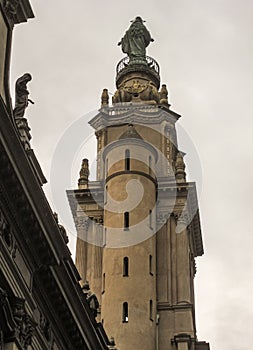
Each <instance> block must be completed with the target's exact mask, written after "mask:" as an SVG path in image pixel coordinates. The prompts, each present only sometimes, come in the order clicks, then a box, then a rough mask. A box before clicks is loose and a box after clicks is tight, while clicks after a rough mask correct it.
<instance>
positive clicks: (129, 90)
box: [113, 80, 159, 104]
mask: <svg viewBox="0 0 253 350" xmlns="http://www.w3.org/2000/svg"><path fill="white" fill-rule="evenodd" d="M130 101H133V102H141V101H146V102H148V103H150V104H156V103H158V102H159V93H158V91H157V88H156V86H155V84H154V83H153V82H152V81H147V80H143V81H139V80H131V81H130V82H126V83H124V82H123V83H122V84H121V85H120V86H119V88H118V90H117V91H116V92H115V94H114V96H113V103H119V102H130Z"/></svg>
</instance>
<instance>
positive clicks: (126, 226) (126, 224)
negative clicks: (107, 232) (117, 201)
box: [124, 211, 129, 230]
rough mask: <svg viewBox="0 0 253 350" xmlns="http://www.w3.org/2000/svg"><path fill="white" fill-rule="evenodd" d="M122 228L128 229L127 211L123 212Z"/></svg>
mask: <svg viewBox="0 0 253 350" xmlns="http://www.w3.org/2000/svg"><path fill="white" fill-rule="evenodd" d="M124 230H129V212H128V211H126V212H125V213H124Z"/></svg>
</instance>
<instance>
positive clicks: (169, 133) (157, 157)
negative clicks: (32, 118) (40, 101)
mask: <svg viewBox="0 0 253 350" xmlns="http://www.w3.org/2000/svg"><path fill="white" fill-rule="evenodd" d="M151 41H152V38H151V35H150V33H149V32H148V30H147V29H146V27H145V26H144V23H143V20H142V19H141V18H140V17H137V18H136V19H135V20H134V21H132V24H131V26H130V28H129V29H128V31H127V32H126V34H125V35H124V37H123V38H122V40H121V42H120V43H119V44H120V45H121V46H122V50H123V52H124V53H126V54H127V57H125V58H123V59H122V60H121V61H120V62H119V64H118V65H117V69H116V92H115V94H114V96H113V99H112V105H109V95H108V91H107V90H106V89H104V90H103V93H102V98H101V109H100V110H99V113H98V114H97V115H96V116H95V117H94V118H93V119H92V120H91V121H90V122H89V123H90V125H91V126H92V127H93V128H94V130H95V134H96V137H97V179H96V181H89V180H88V176H89V165H88V160H87V159H84V160H83V163H82V168H81V171H80V178H79V181H78V189H76V190H69V191H68V198H69V203H70V206H71V210H72V214H73V217H74V221H75V224H76V228H77V232H78V239H77V251H76V266H77V268H78V271H79V273H80V275H81V277H82V279H83V281H86V280H87V281H89V283H90V286H91V289H92V290H93V292H94V293H95V294H96V295H97V297H98V299H99V302H100V306H101V308H100V313H99V318H100V321H101V322H102V324H103V326H104V328H105V330H106V332H107V333H108V334H110V335H112V336H113V337H114V338H115V341H116V344H117V347H118V348H119V349H120V350H128V349H143V350H144V349H145V350H158V349H159V350H175V349H179V350H209V344H208V343H206V342H202V341H199V340H198V339H197V334H196V324H195V301H194V276H195V273H196V266H195V259H196V257H198V256H201V255H202V254H203V244H202V235H201V228H200V218H199V210H198V200H197V194H196V187H195V183H193V182H188V181H187V180H186V173H185V164H184V153H183V152H182V151H180V149H179V147H178V143H177V133H176V127H175V125H176V122H177V120H178V119H179V117H180V116H179V115H178V114H177V113H175V112H173V111H172V110H171V108H170V104H169V102H168V92H167V88H166V85H162V86H161V87H160V72H159V65H158V63H157V62H156V61H155V60H154V59H153V58H151V57H148V56H146V47H147V46H148V45H149V43H150V42H151Z"/></svg>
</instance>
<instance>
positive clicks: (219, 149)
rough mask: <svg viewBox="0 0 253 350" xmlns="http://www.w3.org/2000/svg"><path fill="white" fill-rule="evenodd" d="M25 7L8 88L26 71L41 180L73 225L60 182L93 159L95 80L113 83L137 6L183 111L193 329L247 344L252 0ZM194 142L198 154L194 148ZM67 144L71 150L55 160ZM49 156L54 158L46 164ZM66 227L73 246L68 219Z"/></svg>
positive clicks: (219, 345) (226, 348)
mask: <svg viewBox="0 0 253 350" xmlns="http://www.w3.org/2000/svg"><path fill="white" fill-rule="evenodd" d="M31 4H32V7H33V10H34V13H35V16H36V17H35V19H33V20H30V21H29V22H28V23H26V24H21V25H18V26H16V28H15V33H14V40H13V51H12V65H11V90H12V93H14V89H13V86H14V83H15V80H16V79H17V78H18V77H19V76H21V75H22V74H23V73H25V72H30V73H31V74H32V76H33V80H32V82H31V83H30V84H29V90H30V98H31V99H32V100H34V101H35V105H31V106H30V107H29V108H28V109H27V113H26V117H27V118H28V119H29V124H30V126H31V128H32V136H33V139H32V146H33V148H34V149H35V152H36V155H37V157H38V159H39V161H40V164H41V166H42V168H43V171H44V173H45V175H46V177H47V179H48V181H49V184H47V185H46V186H44V189H45V191H46V193H47V196H48V198H49V201H50V204H51V205H52V207H53V209H54V210H56V211H58V212H59V216H60V220H61V222H62V223H63V224H65V225H66V226H67V227H68V228H69V226H71V224H69V223H68V218H67V217H68V215H69V209H68V203H67V199H66V195H65V192H64V191H65V189H67V188H68V189H70V188H76V187H77V185H76V182H77V178H78V171H79V167H80V163H81V159H82V158H84V157H87V156H88V157H89V158H90V159H91V163H94V159H95V154H94V149H95V141H94V139H93V138H91V137H90V135H91V134H92V130H91V128H90V127H88V125H87V123H88V120H89V119H90V118H91V116H92V111H94V110H96V109H98V108H99V107H100V95H101V92H102V89H103V88H108V90H109V92H111V93H113V92H114V91H115V67H116V64H117V63H118V61H119V60H120V59H121V58H122V57H123V54H122V52H121V49H120V48H119V47H118V46H117V43H118V41H119V40H120V39H121V37H122V36H123V34H124V32H125V31H126V29H127V28H128V27H129V24H130V20H132V19H133V18H135V17H136V16H137V15H140V16H142V17H143V18H144V19H145V20H146V21H147V22H146V26H147V28H148V29H149V30H150V32H151V34H152V37H153V38H154V39H155V41H154V42H153V43H151V44H150V46H149V47H148V55H150V56H152V57H154V58H155V59H156V60H157V61H158V62H159V65H160V69H161V80H162V83H165V84H167V86H168V89H169V94H170V103H171V104H172V107H171V108H172V109H173V110H174V111H176V112H178V113H179V114H181V115H182V118H181V119H180V121H179V122H178V124H180V125H181V128H182V129H183V130H184V131H185V132H186V133H187V134H188V135H189V137H190V139H191V140H192V142H193V145H194V146H193V145H192V144H189V142H188V141H187V140H186V139H185V138H184V137H183V135H184V133H180V134H179V147H180V149H181V150H183V151H184V152H186V153H187V156H186V162H187V168H188V169H187V171H188V174H189V172H190V176H188V179H189V180H192V181H197V183H198V195H199V204H200V213H201V221H202V234H203V239H204V247H205V255H204V256H203V257H201V258H198V259H197V276H196V303H197V307H196V315H197V330H198V337H199V339H200V340H206V341H209V342H210V343H211V349H222V350H238V349H239V350H249V349H250V348H251V345H250V344H251V343H252V339H251V338H252V323H253V301H252V295H253V290H252V289H253V288H252V283H253V282H252V281H253V276H252V275H253V254H252V249H253V238H252V234H253V232H252V227H251V226H252V218H253V214H252V203H251V202H252V199H251V196H252V190H253V185H252V171H253V164H252V139H253V137H252V126H253V116H252V91H253V89H252V88H253V77H252V72H253V47H252V38H253V29H252V18H253V2H252V1H250V0H241V1H239V0H237V1H235V0H212V1H211V0H196V1H194V0H192V1H189V0H177V1H172V0H160V1H154V0H153V1H147V0H139V1H128V2H119V1H115V0H110V1H98V0H93V1H89V2H88V1H84V0H75V1H72V2H70V1H67V0H51V1H50V2H49V1H45V0H44V1H40V2H39V1H36V0H31ZM180 137H181V138H180ZM80 139H81V140H82V141H81V142H80ZM63 140H64V142H65V143H64V142H63ZM69 140H72V141H73V142H72V144H71V145H70V143H69ZM192 148H195V149H196V150H197V152H198V157H199V160H198V157H196V156H194V157H193V156H191V154H193V153H194V150H193V151H192ZM65 151H66V152H68V151H69V157H67V156H66V158H65V156H62V158H59V154H63V153H64V152H65ZM73 154H75V156H74V157H73ZM71 157H72V158H71ZM70 158H71V161H70V160H69V159H70ZM53 159H54V160H55V164H56V165H57V166H55V167H53V168H52V166H51V164H52V160H53ZM56 168H57V169H56ZM201 168H202V171H201ZM51 172H52V175H53V176H52V179H51V178H50V176H51V175H50V173H51ZM55 174H57V178H55ZM61 174H62V176H61ZM66 174H67V175H66ZM70 179H72V180H70ZM71 181H72V182H71ZM69 231H70V233H69V235H70V238H71V243H70V248H71V250H72V251H73V254H74V234H73V233H71V227H70V228H69Z"/></svg>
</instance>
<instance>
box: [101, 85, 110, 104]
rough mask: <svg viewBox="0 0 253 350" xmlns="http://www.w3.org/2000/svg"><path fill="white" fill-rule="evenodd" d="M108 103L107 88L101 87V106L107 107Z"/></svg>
mask: <svg viewBox="0 0 253 350" xmlns="http://www.w3.org/2000/svg"><path fill="white" fill-rule="evenodd" d="M108 104H109V94H108V90H107V89H103V92H102V95H101V107H107V106H108Z"/></svg>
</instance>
